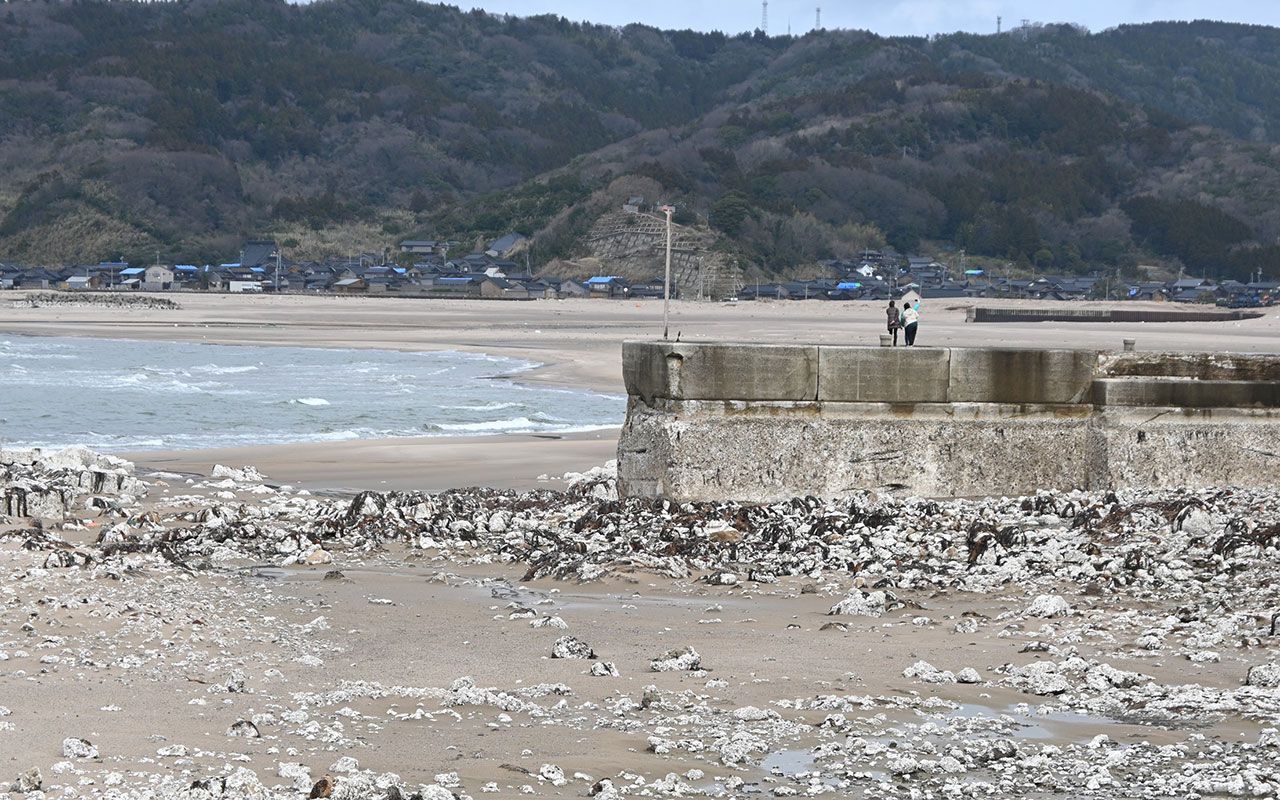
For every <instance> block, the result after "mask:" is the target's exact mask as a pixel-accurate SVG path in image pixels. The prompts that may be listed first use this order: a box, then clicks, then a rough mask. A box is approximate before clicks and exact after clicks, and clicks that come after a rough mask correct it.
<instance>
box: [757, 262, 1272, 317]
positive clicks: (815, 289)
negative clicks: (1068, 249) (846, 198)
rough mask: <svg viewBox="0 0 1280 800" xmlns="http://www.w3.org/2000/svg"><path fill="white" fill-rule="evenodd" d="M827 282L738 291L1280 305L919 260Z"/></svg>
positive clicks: (1110, 278) (1182, 282)
mask: <svg viewBox="0 0 1280 800" xmlns="http://www.w3.org/2000/svg"><path fill="white" fill-rule="evenodd" d="M822 266H823V267H825V268H826V269H827V270H828V271H829V272H830V273H831V277H826V278H819V279H815V280H798V281H787V282H779V283H756V284H748V285H747V286H744V287H743V288H742V290H741V291H740V292H739V293H738V297H739V298H740V299H744V300H756V299H769V300H876V301H886V300H891V299H896V298H899V297H902V296H903V295H904V294H907V293H911V292H914V293H916V294H918V295H920V296H923V297H929V298H931V299H946V298H1008V299H1023V300H1103V299H1111V300H1147V301H1155V302H1163V301H1173V302H1179V303H1209V304H1215V305H1223V306H1229V307H1232V308H1247V307H1255V306H1268V305H1273V304H1275V303H1277V302H1280V283H1276V282H1274V281H1264V280H1262V279H1261V278H1260V277H1259V279H1258V280H1256V281H1251V282H1249V283H1242V282H1240V281H1235V280H1224V281H1213V280H1209V279H1207V278H1179V279H1177V280H1170V281H1141V282H1133V281H1125V280H1122V279H1120V278H1117V277H1116V276H1114V275H1107V274H1100V273H1093V274H1089V275H1070V276H1063V275H1045V276H1037V277H1033V278H1012V277H999V276H995V275H990V274H988V273H987V271H986V270H983V269H976V268H975V269H963V268H962V269H958V270H956V269H953V268H951V267H949V266H948V265H946V264H943V263H940V262H938V261H936V260H934V259H931V258H926V257H922V256H908V257H907V258H905V259H902V258H899V257H898V256H896V255H892V254H886V253H881V252H879V251H875V250H868V251H866V252H864V253H863V254H862V257H861V258H859V259H856V260H843V259H840V260H833V261H826V262H824V263H823V265H822Z"/></svg>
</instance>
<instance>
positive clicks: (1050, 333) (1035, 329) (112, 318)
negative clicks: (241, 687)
mask: <svg viewBox="0 0 1280 800" xmlns="http://www.w3.org/2000/svg"><path fill="white" fill-rule="evenodd" d="M19 296H20V294H19V293H14V294H13V295H12V296H8V295H7V296H6V297H5V298H4V300H10V299H11V298H12V299H18V297H19ZM166 296H167V297H170V298H171V299H174V300H176V301H177V302H178V303H180V304H181V306H182V307H181V309H179V310H133V309H130V310H122V309H114V308H99V307H93V306H91V305H86V306H82V307H38V308H22V307H14V306H13V304H12V303H11V302H3V303H0V334H26V335H41V336H91V337H103V338H120V339H135V340H142V341H183V342H202V343H208V344H226V345H291V346H310V347H332V348H355V349H360V348H378V349H389V350H402V351H433V350H458V351H464V352H476V353H487V354H495V355H506V356H513V357H517V358H521V359H527V360H531V361H536V362H538V363H540V364H542V365H543V366H542V367H541V368H539V369H536V370H533V371H530V372H527V373H521V375H520V376H519V380H521V381H526V382H534V383H541V384H547V385H554V386H564V387H578V388H589V389H594V390H598V391H604V392H609V393H615V394H622V393H623V391H624V390H623V387H622V375H621V366H620V351H621V344H622V342H623V341H624V340H627V339H643V338H656V337H658V336H660V335H661V313H662V306H661V303H660V302H657V301H627V302H621V301H617V302H615V301H605V300H559V301H532V302H492V301H490V302H486V301H473V300H421V299H400V298H388V297H332V296H324V297H320V296H296V295H285V296H280V297H272V296H248V295H238V296H233V295H216V294H184V293H179V294H168V295H166ZM1025 302H1027V301H982V305H993V306H1018V305H1022V304H1023V303H1025ZM974 304H975V302H974V301H969V300H939V301H937V302H929V301H928V300H927V299H926V301H925V305H924V307H923V320H922V323H921V334H920V341H919V343H920V344H921V345H947V346H964V345H1000V346H1015V347H1020V346H1041V347H1043V346H1056V347H1081V348H1098V349H1119V348H1120V346H1121V344H1122V342H1123V340H1124V339H1126V338H1135V339H1136V340H1137V342H1138V347H1139V348H1140V349H1153V350H1154V349H1208V350H1228V351H1239V352H1269V351H1274V350H1276V349H1277V348H1278V347H1280V339H1277V335H1278V334H1280V315H1277V313H1275V312H1274V311H1272V312H1269V313H1268V314H1267V315H1266V316H1265V317H1263V318H1261V319H1254V320H1247V321H1242V322H1214V323H1159V324H1149V323H1072V324H1065V323H1049V322H1042V323H1013V324H1010V323H1000V324H969V323H966V322H965V313H966V310H967V309H968V307H969V306H971V305H974ZM1030 305H1031V306H1033V307H1036V308H1043V307H1046V306H1052V305H1057V304H1053V303H1048V304H1046V303H1042V302H1034V303H1030ZM1060 305H1062V306H1063V307H1067V308H1087V307H1116V306H1117V305H1118V304H1102V303H1085V304H1080V303H1063V304H1060ZM1119 305H1121V306H1122V307H1124V308H1153V309H1154V308H1161V309H1167V308H1169V306H1168V305H1167V304H1134V303H1126V304H1119ZM882 319H883V312H882V309H881V308H880V306H879V305H878V304H873V303H857V302H853V303H828V302H785V301H773V302H741V303H718V304H717V303H693V302H675V303H674V304H673V306H672V315H671V320H672V323H671V329H672V336H673V337H675V336H678V337H680V338H681V339H683V340H686V341H688V340H730V341H775V342H776V341H788V342H790V341H806V342H818V343H849V344H876V343H878V340H879V335H880V333H881V330H882ZM611 452H612V445H611V442H610V436H609V435H607V434H602V433H592V434H571V435H567V436H565V437H564V438H563V439H559V440H556V439H545V438H536V437H501V438H498V437H486V438H484V439H483V440H477V439H474V438H468V437H457V438H422V439H388V440H378V441H346V442H337V443H332V444H325V445H323V446H313V445H296V446H295V445H283V446H279V445H278V446H272V447H261V448H259V447H244V448H233V449H224V450H219V451H212V452H201V451H187V452H182V453H170V452H162V453H151V452H147V453H129V454H127V455H128V456H129V457H130V458H131V459H134V460H136V461H137V462H138V463H139V464H141V465H142V466H143V467H149V468H156V469H169V470H175V471H181V472H196V473H201V474H207V471H208V470H209V469H210V468H211V467H212V466H213V464H215V463H232V464H255V465H265V466H263V470H264V471H265V472H266V473H267V474H268V475H269V476H271V478H272V480H274V481H278V482H280V483H290V484H296V485H299V486H306V487H309V488H316V489H346V490H350V489H351V488H353V487H360V486H368V487H369V488H423V489H428V488H443V487H445V486H449V485H473V484H483V485H489V486H495V487H502V488H530V487H531V486H533V485H535V484H537V483H538V481H537V478H538V476H540V475H544V474H545V475H559V474H563V473H565V472H569V471H581V470H583V469H586V468H589V467H591V466H593V465H596V464H600V463H603V462H604V461H606V460H608V459H609V458H610V457H612V456H611Z"/></svg>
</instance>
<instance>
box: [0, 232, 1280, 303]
mask: <svg viewBox="0 0 1280 800" xmlns="http://www.w3.org/2000/svg"><path fill="white" fill-rule="evenodd" d="M455 244H456V243H452V242H445V241H435V240H411V241H405V242H401V243H400V252H401V253H402V254H404V255H405V256H408V257H407V258H401V259H399V260H397V261H390V260H388V258H387V254H385V253H383V254H374V253H362V254H358V255H356V254H352V255H351V256H349V257H348V258H347V259H344V260H330V261H294V260H291V259H288V258H285V257H284V256H283V255H282V254H281V252H280V249H279V248H278V247H277V245H276V244H275V243H274V242H270V241H250V242H247V243H246V244H245V246H244V248H243V249H242V250H241V252H240V258H239V260H238V261H235V262H228V263H221V264H205V265H201V266H197V265H194V264H174V265H166V264H153V265H151V266H146V267H138V266H130V265H129V264H128V263H126V262H116V261H106V262H101V263H98V264H92V265H77V266H68V267H61V268H52V267H24V266H21V265H16V264H6V263H0V289H64V290H72V291H75V290H120V291H128V290H136V291H215V292H232V293H260V292H272V293H274V292H288V293H294V294H297V293H320V292H327V293H334V294H388V295H395V296H404V297H437V298H475V299H494V300H534V299H556V298H565V297H595V298H610V299H627V298H630V299H641V298H661V297H662V296H663V281H662V278H661V277H655V278H653V279H652V280H648V281H641V282H636V281H629V280H627V279H625V278H622V277H619V276H614V275H598V276H594V277H591V278H588V279H587V280H583V281H579V280H571V279H567V278H553V277H547V276H541V277H534V275H533V273H532V271H531V269H530V266H529V262H528V260H527V258H521V254H522V253H524V252H525V251H526V247H527V239H526V238H525V237H524V236H522V235H520V234H517V233H513V234H509V235H507V236H504V237H502V238H500V239H497V240H495V241H493V242H491V243H490V244H489V245H488V247H487V248H486V249H485V250H484V251H483V252H477V253H469V254H467V255H465V256H461V257H452V258H451V257H450V256H449V250H450V248H451V246H453V245H455ZM408 262H411V265H410V266H404V263H408ZM822 266H823V267H824V269H825V270H826V271H827V272H828V274H829V277H823V278H818V279H814V280H795V281H785V282H774V283H764V282H757V283H748V284H746V285H744V286H742V287H741V288H740V289H739V290H738V291H737V293H736V295H735V297H736V299H739V300H872V301H886V300H890V299H897V298H901V297H903V296H904V295H908V294H910V293H914V294H916V295H918V296H921V297H928V298H930V299H945V298H1016V299H1031V300H1086V299H1113V300H1148V301H1166V300H1168V301H1174V302H1181V303H1210V304H1216V305H1223V306H1229V307H1232V308H1245V307H1255V306H1266V305H1272V304H1274V303H1277V302H1280V284H1278V283H1275V282H1268V281H1263V280H1261V279H1259V280H1256V281H1252V282H1250V283H1241V282H1239V281H1234V280H1224V281H1221V282H1215V281H1211V280H1208V279H1205V278H1181V279H1178V280H1171V281H1164V282H1151V281H1147V282H1127V281H1122V280H1120V279H1118V278H1117V277H1115V276H1114V275H1101V274H1092V275H1074V276H1057V275H1046V276H1042V277H1034V278H1011V277H998V276H994V275H989V274H987V273H986V271H985V270H982V269H964V268H961V269H953V268H951V267H949V266H948V265H946V264H943V263H940V262H938V261H936V260H934V259H931V258H926V257H918V256H909V257H906V258H901V257H899V256H897V255H896V254H891V253H881V252H879V251H874V250H868V251H865V252H864V253H862V255H861V257H860V258H858V259H853V260H833V261H827V262H824V263H823V265H822ZM671 295H672V297H679V296H680V292H679V287H678V286H673V287H672V290H671Z"/></svg>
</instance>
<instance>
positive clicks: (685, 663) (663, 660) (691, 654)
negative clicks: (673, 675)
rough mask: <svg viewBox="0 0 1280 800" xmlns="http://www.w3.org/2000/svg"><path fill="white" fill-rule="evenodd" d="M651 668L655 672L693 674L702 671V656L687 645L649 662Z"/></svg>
mask: <svg viewBox="0 0 1280 800" xmlns="http://www.w3.org/2000/svg"><path fill="white" fill-rule="evenodd" d="M649 668H650V669H652V670H653V671H654V672H692V671H694V670H699V669H702V656H700V655H698V651H697V650H694V649H693V648H692V647H689V646H688V645H685V646H684V647H678V648H676V649H674V650H668V651H667V652H665V653H663V654H662V655H660V656H657V657H655V658H654V659H653V660H652V661H650V662H649Z"/></svg>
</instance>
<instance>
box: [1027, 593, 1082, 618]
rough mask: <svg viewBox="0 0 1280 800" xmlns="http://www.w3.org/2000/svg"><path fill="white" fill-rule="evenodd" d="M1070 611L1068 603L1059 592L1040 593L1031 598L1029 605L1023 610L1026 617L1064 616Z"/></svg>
mask: <svg viewBox="0 0 1280 800" xmlns="http://www.w3.org/2000/svg"><path fill="white" fill-rule="evenodd" d="M1070 613H1071V606H1070V604H1068V603H1067V601H1066V600H1064V599H1063V597H1062V595H1059V594H1042V595H1040V596H1039V597H1037V598H1036V599H1035V600H1032V601H1031V605H1029V606H1027V610H1026V611H1024V612H1023V614H1025V615H1026V616H1028V617H1043V618H1045V619H1048V618H1052V617H1065V616H1067V615H1068V614H1070Z"/></svg>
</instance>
